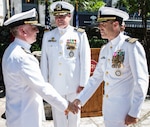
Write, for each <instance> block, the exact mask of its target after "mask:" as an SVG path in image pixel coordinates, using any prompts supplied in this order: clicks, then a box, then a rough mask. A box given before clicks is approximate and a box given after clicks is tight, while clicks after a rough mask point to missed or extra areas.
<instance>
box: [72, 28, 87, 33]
mask: <svg viewBox="0 0 150 127" xmlns="http://www.w3.org/2000/svg"><path fill="white" fill-rule="evenodd" d="M74 30H75V31H77V32H80V33H83V32H85V30H84V29H81V28H74Z"/></svg>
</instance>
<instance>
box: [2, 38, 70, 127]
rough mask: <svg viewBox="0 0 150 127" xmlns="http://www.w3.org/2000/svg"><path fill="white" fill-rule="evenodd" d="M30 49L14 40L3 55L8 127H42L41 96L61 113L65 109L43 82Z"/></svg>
mask: <svg viewBox="0 0 150 127" xmlns="http://www.w3.org/2000/svg"><path fill="white" fill-rule="evenodd" d="M30 46H31V45H29V44H27V42H24V41H22V40H20V39H18V38H15V40H14V42H12V43H11V44H10V45H9V47H8V48H7V49H6V51H5V53H4V55H3V60H2V69H3V76H4V82H5V86H6V126H7V127H41V126H42V108H43V101H42V98H41V96H42V97H43V98H44V99H45V100H46V101H47V102H48V103H50V104H52V105H53V106H54V107H56V108H57V109H59V110H60V111H62V112H64V110H65V109H66V108H67V107H68V102H67V101H66V100H65V99H63V98H62V97H61V96H60V95H59V94H58V93H57V92H56V91H55V89H54V88H53V87H52V86H51V85H50V84H49V83H46V82H45V81H44V79H43V77H42V74H41V70H40V68H39V62H38V60H37V59H36V58H35V57H34V56H33V55H32V54H31V53H30V50H29V49H30Z"/></svg>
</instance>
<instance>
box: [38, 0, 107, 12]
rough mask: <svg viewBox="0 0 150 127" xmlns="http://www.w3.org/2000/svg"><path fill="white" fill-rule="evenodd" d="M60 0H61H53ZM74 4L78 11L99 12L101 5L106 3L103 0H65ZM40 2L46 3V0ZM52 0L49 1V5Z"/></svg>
mask: <svg viewBox="0 0 150 127" xmlns="http://www.w3.org/2000/svg"><path fill="white" fill-rule="evenodd" d="M53 1H54V2H55V1H60V0H53ZM65 1H67V2H69V3H71V4H73V5H74V7H77V6H78V11H81V12H83V11H87V12H97V11H98V9H99V8H100V7H101V6H104V5H105V3H104V2H103V0H92V1H91V0H65ZM48 2H49V0H48ZM39 3H40V4H45V0H39ZM50 4H51V2H49V5H50Z"/></svg>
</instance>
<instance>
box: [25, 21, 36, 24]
mask: <svg viewBox="0 0 150 127" xmlns="http://www.w3.org/2000/svg"><path fill="white" fill-rule="evenodd" d="M24 23H25V24H38V21H24Z"/></svg>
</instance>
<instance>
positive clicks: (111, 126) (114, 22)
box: [74, 7, 149, 127]
mask: <svg viewBox="0 0 150 127" xmlns="http://www.w3.org/2000/svg"><path fill="white" fill-rule="evenodd" d="M128 18H129V15H128V14H127V13H126V12H124V11H121V10H119V9H116V8H111V7H102V8H100V9H99V12H98V19H97V20H98V22H99V29H100V34H101V37H102V38H104V39H108V43H107V44H106V45H104V46H103V47H102V48H101V51H100V55H99V61H98V64H97V66H96V69H95V71H94V74H93V76H92V77H90V79H89V81H88V83H87V86H86V87H85V88H84V90H83V91H82V92H81V93H80V94H79V96H78V97H77V99H76V100H75V101H74V104H76V105H78V104H81V105H82V106H83V105H84V104H85V103H86V102H87V100H88V99H89V98H90V97H91V96H92V94H93V93H94V92H95V91H96V89H97V88H98V86H99V84H100V83H101V82H102V81H103V80H104V82H105V85H104V97H103V116H104V123H105V127H127V125H130V124H134V123H136V122H137V120H138V118H139V116H140V111H141V107H142V104H143V102H144V99H145V97H146V94H147V89H148V80H149V77H148V67H147V60H146V54H145V51H144V48H143V46H142V45H141V44H140V43H139V41H138V40H137V39H135V38H130V37H128V36H126V35H124V34H122V33H121V25H122V22H123V20H127V19H128Z"/></svg>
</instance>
